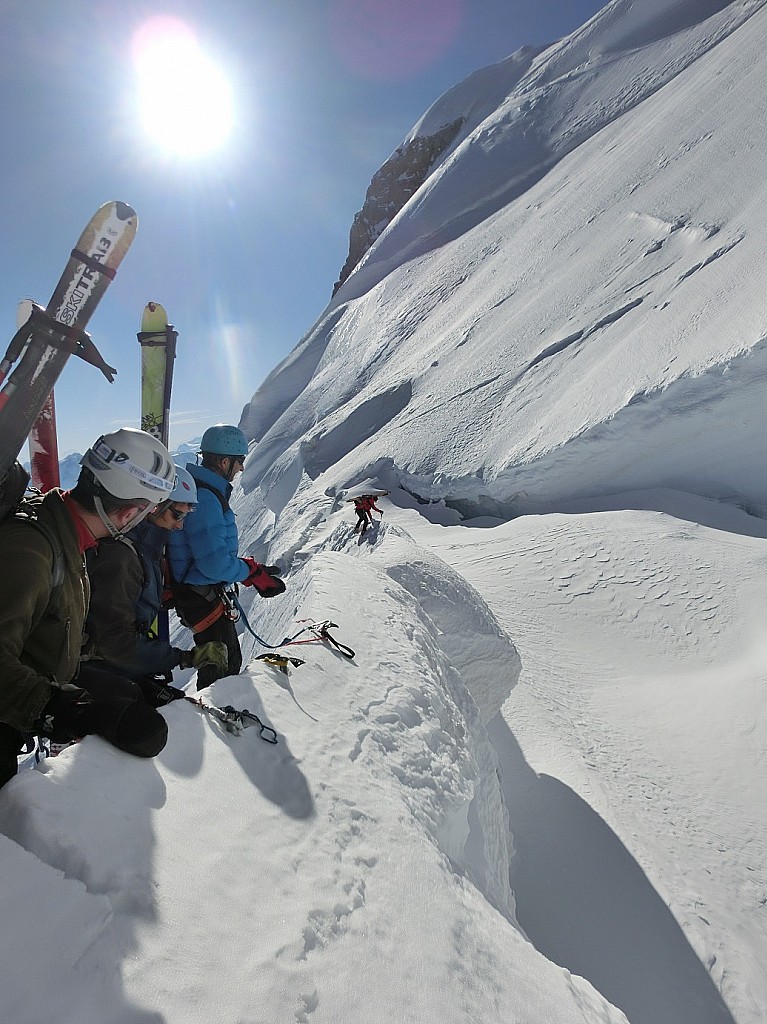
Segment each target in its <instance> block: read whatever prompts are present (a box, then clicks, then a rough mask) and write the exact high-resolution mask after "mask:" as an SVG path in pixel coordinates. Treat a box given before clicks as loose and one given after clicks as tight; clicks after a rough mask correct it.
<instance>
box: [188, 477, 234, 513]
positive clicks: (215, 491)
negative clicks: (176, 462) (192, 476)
mask: <svg viewBox="0 0 767 1024" xmlns="http://www.w3.org/2000/svg"><path fill="white" fill-rule="evenodd" d="M195 483H196V484H197V488H198V489H199V488H200V487H202V488H203V489H204V490H206V491H210V492H211V494H215V496H216V497H217V498H218V501H219V504H220V505H221V509H222V511H223V512H227V511H228V510H229V502H228V501H227V500H226V498H225V497H224V495H223V494H222V493H221V491H219V490H218V488H216V487H214V486H213V485H212V484H207V483H205V481H204V480H195Z"/></svg>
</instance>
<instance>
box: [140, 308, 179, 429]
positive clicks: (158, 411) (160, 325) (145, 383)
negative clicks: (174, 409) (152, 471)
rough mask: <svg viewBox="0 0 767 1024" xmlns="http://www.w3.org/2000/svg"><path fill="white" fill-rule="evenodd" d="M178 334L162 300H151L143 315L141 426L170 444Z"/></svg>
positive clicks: (141, 339)
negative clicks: (169, 435)
mask: <svg viewBox="0 0 767 1024" xmlns="http://www.w3.org/2000/svg"><path fill="white" fill-rule="evenodd" d="M177 337H178V333H177V332H176V331H175V330H174V329H173V327H172V325H171V324H169V323H168V314H167V313H166V312H165V309H164V308H163V307H162V306H161V305H160V303H159V302H148V303H147V304H146V306H144V313H143V315H142V317H141V330H140V331H139V334H138V340H139V343H140V345H141V429H142V430H146V431H147V432H148V433H150V434H154V436H155V437H158V438H159V439H160V440H161V441H162V443H163V444H164V445H165V446H166V447H167V445H168V434H169V431H170V394H171V387H172V385H173V361H174V359H175V358H176V338H177Z"/></svg>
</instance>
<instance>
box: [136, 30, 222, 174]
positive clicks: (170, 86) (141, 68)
mask: <svg viewBox="0 0 767 1024" xmlns="http://www.w3.org/2000/svg"><path fill="white" fill-rule="evenodd" d="M133 61H134V64H135V67H136V74H137V78H138V104H139V117H140V119H141V127H142V130H143V131H144V132H145V134H146V135H147V136H149V138H150V139H151V140H152V141H153V142H154V144H155V145H157V146H158V147H159V148H160V149H162V150H163V151H164V152H166V153H168V154H169V155H171V156H178V157H198V156H204V155H206V154H208V153H211V152H213V151H214V150H216V149H219V148H220V147H221V146H222V145H223V144H224V142H225V141H226V140H227V138H228V137H229V135H230V134H231V131H232V126H233V121H234V109H233V101H232V88H231V85H230V83H229V81H228V80H227V78H226V76H225V75H224V73H223V72H222V70H221V68H219V67H218V65H216V64H215V63H214V62H213V61H212V60H211V59H210V57H208V56H207V55H206V54H205V53H203V51H202V50H201V48H200V45H199V43H198V41H197V37H196V36H195V34H194V32H193V31H192V30H191V29H190V28H189V27H188V26H187V25H185V24H184V22H183V21H180V20H179V19H177V18H172V17H157V18H152V19H151V20H150V21H147V22H146V23H145V24H144V25H142V27H141V28H140V29H139V30H138V31H137V32H136V34H135V36H134V37H133Z"/></svg>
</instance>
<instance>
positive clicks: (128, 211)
mask: <svg viewBox="0 0 767 1024" xmlns="http://www.w3.org/2000/svg"><path fill="white" fill-rule="evenodd" d="M112 205H113V206H114V208H115V213H116V214H117V219H118V220H130V219H131V217H137V216H138V215H137V213H136V211H135V210H134V209H133V207H132V206H128V204H127V203H122V202H120V200H119V199H117V200H115V202H114V203H113V204H112Z"/></svg>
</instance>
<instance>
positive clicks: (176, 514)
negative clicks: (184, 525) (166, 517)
mask: <svg viewBox="0 0 767 1024" xmlns="http://www.w3.org/2000/svg"><path fill="white" fill-rule="evenodd" d="M165 511H166V512H170V514H171V515H172V516H173V518H174V519H175V520H176V522H177V523H180V522H181V520H182V519H186V517H187V516H188V515H189V513H190V512H191V511H192V509H187V510H186V511H185V512H181V511H180V509H177V508H174V507H173V506H172V505H168V507H167V509H166V510H165Z"/></svg>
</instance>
